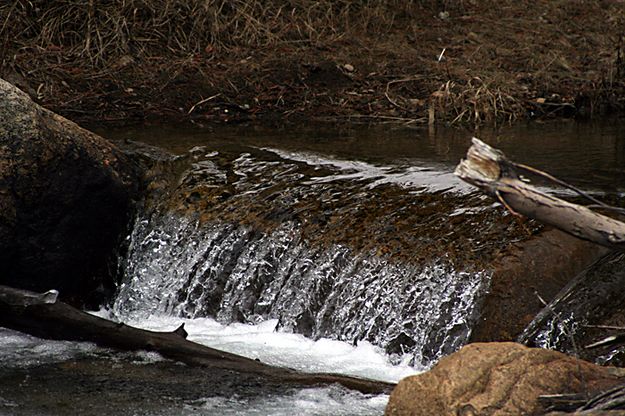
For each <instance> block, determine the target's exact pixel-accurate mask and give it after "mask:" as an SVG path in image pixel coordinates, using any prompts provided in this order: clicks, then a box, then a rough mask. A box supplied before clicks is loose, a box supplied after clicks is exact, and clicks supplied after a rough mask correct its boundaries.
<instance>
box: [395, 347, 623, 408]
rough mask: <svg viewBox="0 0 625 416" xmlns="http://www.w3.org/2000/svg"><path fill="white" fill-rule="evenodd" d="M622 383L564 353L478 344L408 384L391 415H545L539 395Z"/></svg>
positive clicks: (400, 389)
mask: <svg viewBox="0 0 625 416" xmlns="http://www.w3.org/2000/svg"><path fill="white" fill-rule="evenodd" d="M621 380H622V379H619V378H618V377H616V376H615V375H613V374H611V372H610V371H609V370H608V369H607V368H605V367H601V366H598V365H595V364H592V363H589V362H586V361H581V360H577V359H575V358H572V357H569V356H567V355H565V354H562V353H559V352H556V351H550V350H544V349H537V348H528V347H525V346H523V345H521V344H516V343H511V342H505V343H476V344H469V345H467V346H465V347H463V348H462V349H461V350H460V351H458V352H456V353H454V354H451V355H449V356H447V357H445V358H443V359H442V360H440V362H439V363H438V364H437V365H436V366H435V367H434V368H433V369H432V370H430V371H428V372H426V373H423V374H419V375H416V376H411V377H407V378H405V379H403V380H402V381H401V382H400V383H399V384H398V385H397V387H396V388H395V389H394V390H393V393H392V394H391V398H390V401H389V403H388V406H387V408H386V413H385V414H386V415H387V416H408V415H410V416H416V415H428V416H431V415H454V416H455V415H459V414H461V415H465V414H467V415H469V414H475V415H488V416H495V415H525V414H534V413H536V412H540V411H541V410H543V409H541V405H540V404H539V402H538V396H540V395H545V394H562V393H580V392H585V391H586V392H589V393H593V392H597V391H599V390H603V389H607V388H609V387H612V386H614V385H616V384H618V383H619V382H620V381H621Z"/></svg>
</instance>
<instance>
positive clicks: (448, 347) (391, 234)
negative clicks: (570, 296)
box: [0, 122, 625, 415]
mask: <svg viewBox="0 0 625 416" xmlns="http://www.w3.org/2000/svg"><path fill="white" fill-rule="evenodd" d="M92 129H93V130H95V131H96V132H98V133H100V134H102V135H103V136H104V137H107V138H111V139H113V140H125V139H131V140H133V141H139V142H142V143H146V144H149V145H152V146H157V147H159V148H162V149H165V150H167V151H168V152H170V153H171V154H172V155H174V156H172V157H163V158H162V160H160V161H159V162H158V163H156V164H155V168H154V172H153V174H154V177H155V178H156V179H155V181H154V184H155V185H154V189H153V191H152V192H153V195H152V197H151V198H149V200H148V202H147V203H146V207H145V209H144V211H143V212H142V213H140V214H139V215H138V217H137V219H136V221H135V224H134V228H133V230H132V232H131V234H130V235H129V236H128V238H127V241H126V243H127V253H126V254H125V255H124V256H123V257H122V258H120V260H119V267H120V270H122V271H123V280H122V282H120V285H119V289H118V292H117V294H116V295H115V299H114V301H113V303H112V304H111V305H109V306H108V307H106V308H105V309H103V310H102V311H99V312H97V313H99V314H102V315H106V316H107V317H109V318H112V319H117V320H121V321H124V322H127V323H129V324H132V325H136V326H140V327H143V328H148V329H156V330H171V329H173V328H175V327H177V326H178V325H179V324H180V322H185V324H186V328H187V331H188V332H189V334H190V335H189V339H191V340H194V341H197V342H200V343H204V344H206V345H209V346H212V347H215V348H220V349H223V350H227V351H231V352H235V353H238V354H242V355H246V356H250V357H252V358H258V359H260V360H261V361H264V362H268V363H271V364H276V365H281V366H288V367H292V368H297V369H300V370H303V371H310V372H321V371H323V372H338V373H344V374H350V375H356V376H362V377H368V378H373V379H379V380H385V381H398V380H399V379H400V378H402V377H405V376H406V375H409V374H414V373H418V372H421V371H424V370H426V369H427V368H429V367H431V366H432V365H433V364H434V363H436V361H437V360H439V359H440V358H441V357H443V356H445V355H447V354H450V353H451V352H453V351H455V350H457V349H458V348H459V347H460V346H462V345H463V344H465V343H466V342H467V341H468V339H469V337H470V334H471V330H472V328H473V326H474V325H475V322H476V319H477V317H478V316H479V307H480V302H481V300H482V299H483V296H484V295H485V293H487V291H488V288H489V283H490V272H489V270H488V265H489V264H490V262H491V261H492V259H493V258H494V257H495V256H496V255H497V253H498V252H499V250H500V249H501V248H502V247H505V246H506V245H507V244H510V243H512V242H515V241H521V240H523V239H524V238H527V236H526V234H524V233H525V232H526V230H524V229H523V227H522V226H520V225H519V224H518V222H517V221H515V220H514V219H513V218H511V217H512V216H511V215H509V214H508V213H507V212H506V211H505V210H503V209H502V207H501V206H499V204H497V203H494V202H493V200H491V199H489V198H486V197H484V196H482V195H480V194H478V193H476V192H474V191H473V190H472V189H471V188H470V187H468V186H467V185H465V184H463V183H462V182H460V181H459V180H458V179H456V178H455V177H454V175H453V169H454V167H455V165H456V164H457V162H458V161H459V160H460V158H461V157H463V155H464V154H465V152H466V149H467V148H468V146H469V143H470V137H471V135H472V134H471V133H469V132H466V131H461V130H452V129H437V130H436V132H428V131H427V130H418V129H409V128H405V127H388V126H374V127H367V126H360V127H359V126H350V127H341V126H327V125H321V126H314V127H307V128H297V129H290V128H276V129H268V128H251V127H248V126H237V127H228V128H225V127H220V128H214V129H210V130H208V129H191V128H188V129H186V128H162V127H158V128H149V127H142V128H135V129H128V128H126V129H120V130H111V129H108V128H100V127H98V126H94V127H92ZM621 129H622V126H619V125H618V123H603V124H577V123H572V122H570V123H558V124H555V123H554V124H545V125H536V124H534V125H527V126H515V127H506V128H502V129H499V130H497V131H494V130H485V131H480V132H477V133H474V134H475V135H477V136H479V137H480V138H481V139H484V140H485V141H487V142H488V143H490V144H493V145H495V146H496V147H498V148H500V149H501V150H503V151H504V152H505V153H506V154H507V155H508V156H509V157H510V158H511V159H513V160H517V161H520V162H522V163H525V164H528V165H532V166H534V167H537V168H539V169H544V170H546V171H549V172H550V173H552V174H554V175H555V176H558V177H560V178H562V179H565V180H567V181H568V182H570V183H572V184H574V185H576V186H578V187H580V188H582V189H584V190H586V191H587V192H590V193H594V194H598V195H603V194H610V195H615V196H622V194H623V192H624V191H625V181H624V180H623V179H625V169H624V168H623V167H624V166H625V137H623V136H622V135H621V134H620V131H621ZM148 153H149V151H148V150H146V151H145V153H144V155H143V156H145V157H148V156H149V155H148ZM150 157H152V156H150ZM545 186H547V187H548V188H549V190H550V192H553V193H556V194H561V195H567V194H568V191H567V190H564V189H561V188H557V187H553V186H548V185H545ZM0 342H1V343H2V353H0V354H1V356H0V361H1V362H2V364H3V365H2V367H3V369H2V375H1V376H2V377H3V378H5V379H7V380H24V379H26V380H27V381H26V386H27V387H28V386H30V388H26V389H25V390H24V389H22V390H20V391H22V393H18V392H17V391H16V390H15V389H12V388H8V387H6V386H5V387H2V388H0V413H1V412H2V411H3V409H4V410H7V411H9V413H8V414H62V413H63V409H67V408H71V409H74V410H77V409H78V410H80V414H94V415H95V414H115V412H122V413H124V414H137V415H139V414H140V415H161V414H162V415H165V414H189V415H195V414H198V415H204V414H206V415H208V414H237V415H239V414H250V415H251V414H262V415H265V414H272V415H287V414H310V415H324V414H341V415H352V414H353V415H364V414H382V413H383V411H384V406H385V404H386V401H387V399H388V397H387V396H368V395H362V394H359V393H354V392H349V391H347V390H344V389H341V388H338V387H326V388H307V389H292V388H289V389H284V388H281V387H279V386H266V385H262V383H259V382H257V381H253V382H241V380H237V379H236V378H235V377H233V376H232V375H230V376H229V378H228V377H226V376H224V377H222V378H217V379H215V380H219V381H218V383H219V384H220V387H219V388H215V387H214V385H213V384H211V383H210V382H211V377H210V376H206V375H203V374H200V373H199V372H196V371H194V370H190V369H189V370H185V371H187V372H188V374H185V375H184V376H183V377H186V380H187V381H188V382H189V383H190V384H186V383H185V382H183V381H181V380H180V378H181V376H180V375H175V374H172V370H171V368H174V369H175V368H176V365H174V364H173V363H170V362H167V361H165V360H163V359H162V358H160V357H158V356H157V355H153V354H141V353H137V354H122V355H118V354H114V353H113V352H111V351H107V350H103V349H99V348H96V347H94V346H90V345H87V344H84V345H76V344H71V343H64V342H50V341H41V340H37V339H35V338H32V337H28V336H24V335H20V334H18V333H15V332H12V331H3V332H2V334H0ZM110 368H116V369H117V370H118V372H122V373H125V374H126V376H127V378H125V379H123V380H120V379H118V378H116V377H120V376H119V375H113V374H112V373H111V372H110V371H108V370H106V369H110ZM159 369H160V370H159ZM158 371H162V372H165V373H166V374H165V375H164V374H163V373H159V372H158ZM53 374H54V375H55V379H56V380H57V381H56V382H55V383H54V385H53V386H52V385H48V384H46V383H45V382H44V381H45V380H48V381H49V379H50V378H51V377H52V375H53ZM25 375H26V376H27V377H26V376H25ZM130 375H134V376H130ZM25 377H26V378H25ZM46 377H47V378H46ZM94 377H95V378H96V379H98V380H99V382H94ZM98 377H99V378H98ZM37 380H44V381H37ZM215 380H213V381H215ZM191 381H192V382H191ZM3 384H4V383H3ZM79 385H82V386H83V387H85V386H86V387H85V388H83V389H82V390H81V393H80V394H76V389H77V387H78V386H79ZM139 385H141V386H144V387H145V386H147V385H149V387H145V388H144V389H139V388H138V387H137V386H139ZM137 390H141V391H140V392H138V391H137ZM191 390H192V391H191ZM24 392H25V393H24ZM37 395H38V396H37ZM107 395H108V396H107ZM35 396H36V397H35ZM72 396H73V397H72ZM110 398H112V399H110ZM112 401H113V402H114V403H113V402H112ZM148 402H149V404H146V403H148ZM42 409H44V410H42ZM107 409H109V410H108V411H107ZM46 412H48V413H46ZM109 412H110V413H109Z"/></svg>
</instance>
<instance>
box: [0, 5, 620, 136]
mask: <svg viewBox="0 0 625 416" xmlns="http://www.w3.org/2000/svg"><path fill="white" fill-rule="evenodd" d="M624 16H625V6H624V5H623V3H622V2H616V1H592V2H588V1H568V0H557V1H541V2H534V1H529V0H523V1H512V0H505V1H494V0H488V1H462V2H447V1H445V2H442V1H429V0H415V1H408V2H403V1H394V0H393V1H385V2H366V3H363V4H360V3H358V4H354V3H353V2H349V1H341V2H330V1H320V2H304V1H281V0H272V1H269V2H260V1H256V0H237V1H234V2H229V1H221V0H215V1H208V2H200V1H182V0H168V1H166V2H164V3H163V2H156V1H138V0H132V1H124V2H109V3H107V4H106V5H101V6H98V7H94V6H93V5H91V6H86V5H85V6H82V5H77V4H76V5H74V4H70V3H67V2H64V1H47V0H33V1H29V2H20V1H16V2H5V3H4V4H3V5H1V6H0V21H1V22H11V23H10V24H3V25H1V26H0V42H1V43H2V48H0V61H1V62H2V65H1V66H0V76H2V77H4V78H5V79H7V80H9V81H11V82H13V83H15V84H16V85H18V86H19V87H21V88H22V89H23V90H25V91H27V92H28V93H29V94H30V95H31V96H32V97H33V98H35V99H36V100H38V102H40V103H41V104H43V105H44V106H46V107H47V108H50V109H52V110H54V111H56V112H58V113H59V114H62V115H64V116H67V117H68V118H70V119H72V120H76V121H81V122H87V121H91V122H93V121H104V120H108V121H112V122H118V123H121V124H125V123H128V122H129V121H130V120H135V121H137V120H153V121H159V122H162V121H166V120H169V121H180V120H187V121H188V120H191V121H194V122H196V123H200V124H205V123H215V122H217V123H232V122H241V121H249V120H252V121H254V120H261V121H269V122H271V121H279V122H284V121H285V120H310V119H324V120H328V119H332V120H339V121H345V120H350V121H355V122H371V121H377V122H388V121H390V122H400V123H412V124H427V123H428V122H430V121H434V122H451V123H468V124H482V123H494V122H507V121H513V120H520V119H532V118H553V117H580V118H587V117H596V116H603V115H606V114H610V113H612V114H622V112H623V110H624V108H625V106H624V103H623V98H622V97H623V96H625V94H623V91H624V87H625V83H624V81H625V79H624V76H625V67H624V66H623V59H622V56H623V42H622V39H621V38H622V34H623V32H624V30H625V26H624V22H625V19H624Z"/></svg>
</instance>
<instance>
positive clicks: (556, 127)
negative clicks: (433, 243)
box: [92, 120, 625, 193]
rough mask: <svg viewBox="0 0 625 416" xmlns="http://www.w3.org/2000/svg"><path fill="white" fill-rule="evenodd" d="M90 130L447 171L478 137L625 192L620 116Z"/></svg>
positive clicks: (579, 179) (165, 142)
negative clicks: (464, 123) (465, 124)
mask: <svg viewBox="0 0 625 416" xmlns="http://www.w3.org/2000/svg"><path fill="white" fill-rule="evenodd" d="M92 128H93V129H94V130H95V131H96V132H98V133H99V134H101V135H103V136H104V137H107V138H111V139H132V140H138V141H142V142H145V143H149V144H153V145H156V146H160V147H163V148H166V149H168V150H170V151H172V152H175V153H184V152H186V151H187V150H188V149H189V148H191V147H193V146H200V145H201V146H207V147H209V148H210V147H214V148H216V149H218V148H229V149H241V147H246V146H254V147H260V148H265V147H268V148H275V149H280V150H283V151H287V152H288V151H290V152H306V153H313V154H318V155H323V156H326V157H329V158H331V159H336V160H351V161H354V160H355V161H360V162H364V163H368V164H371V165H373V166H377V167H392V168H396V169H398V170H401V169H409V168H410V167H422V168H425V169H429V170H436V169H439V170H440V171H443V172H451V171H453V168H454V167H455V165H456V164H457V163H458V161H459V160H460V159H461V158H462V157H464V155H465V154H466V150H467V148H468V147H469V145H470V139H471V137H473V136H476V137H478V138H480V139H482V140H483V141H485V142H487V143H489V144H491V145H492V146H494V147H497V148H499V149H500V150H502V151H503V152H504V153H506V155H507V156H508V157H509V158H510V159H512V160H515V161H516V162H519V163H524V164H527V165H531V166H533V167H536V168H538V169H542V170H545V171H547V172H549V173H551V174H553V175H555V176H557V177H559V178H560V179H563V180H566V181H568V182H570V183H572V184H575V185H579V186H582V187H584V188H585V189H589V190H598V191H603V192H619V193H620V192H623V190H625V122H623V121H620V120H611V121H603V122H592V123H591V122H588V123H578V122H574V121H566V122H551V123H533V124H517V125H514V126H503V127H501V128H498V129H492V128H485V129H482V130H478V131H472V130H464V129H454V128H437V129H436V130H435V131H428V129H427V128H423V129H414V128H406V127H402V126H395V125H374V126H361V125H349V126H340V125H326V124H323V125H315V126H298V127H292V126H291V127H281V128H266V127H249V126H220V127H214V128H211V129H201V128H193V127H184V128H180V127H173V126H172V127H163V126H148V127H133V128H124V129H109V128H101V127H98V126H92Z"/></svg>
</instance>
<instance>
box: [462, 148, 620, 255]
mask: <svg viewBox="0 0 625 416" xmlns="http://www.w3.org/2000/svg"><path fill="white" fill-rule="evenodd" d="M520 170H526V171H533V172H536V171H535V170H534V169H532V168H529V167H526V166H522V165H518V164H516V163H514V162H512V161H510V160H508V159H507V158H506V156H505V155H504V154H503V153H502V152H501V151H499V150H497V149H494V148H492V147H490V146H489V145H487V144H486V143H484V142H482V141H480V140H479V139H477V138H473V145H472V146H471V147H470V148H469V150H468V152H467V157H466V159H463V160H462V161H461V162H460V163H459V164H458V166H457V167H456V170H455V174H456V175H457V176H458V177H460V179H462V180H464V181H465V182H468V183H470V184H471V185H474V186H476V187H478V188H479V189H481V190H482V191H484V192H486V193H487V194H489V195H491V196H493V197H495V198H497V199H498V200H499V201H500V202H501V203H502V204H503V205H504V206H505V207H506V208H508V209H509V210H510V211H511V212H512V213H513V214H522V215H525V216H526V217H529V218H533V219H536V220H538V221H540V222H542V223H545V224H549V225H551V226H553V227H555V228H558V229H559V230H562V231H564V232H566V233H568V234H571V235H573V236H575V237H578V238H581V239H584V240H587V241H592V242H594V243H597V244H600V245H602V246H605V247H608V248H611V249H616V250H621V251H623V250H625V223H622V222H620V221H617V220H615V219H613V218H610V217H608V216H605V215H602V214H599V213H597V212H595V211H592V210H591V209H589V208H587V207H584V206H581V205H576V204H573V203H570V202H567V201H565V200H563V199H560V198H557V197H555V196H552V195H549V194H546V193H544V192H541V191H539V190H538V189H537V188H535V187H533V186H531V185H529V184H527V183H525V182H524V181H523V180H521V172H519V171H520ZM543 175H544V174H543ZM550 178H551V177H550Z"/></svg>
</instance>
